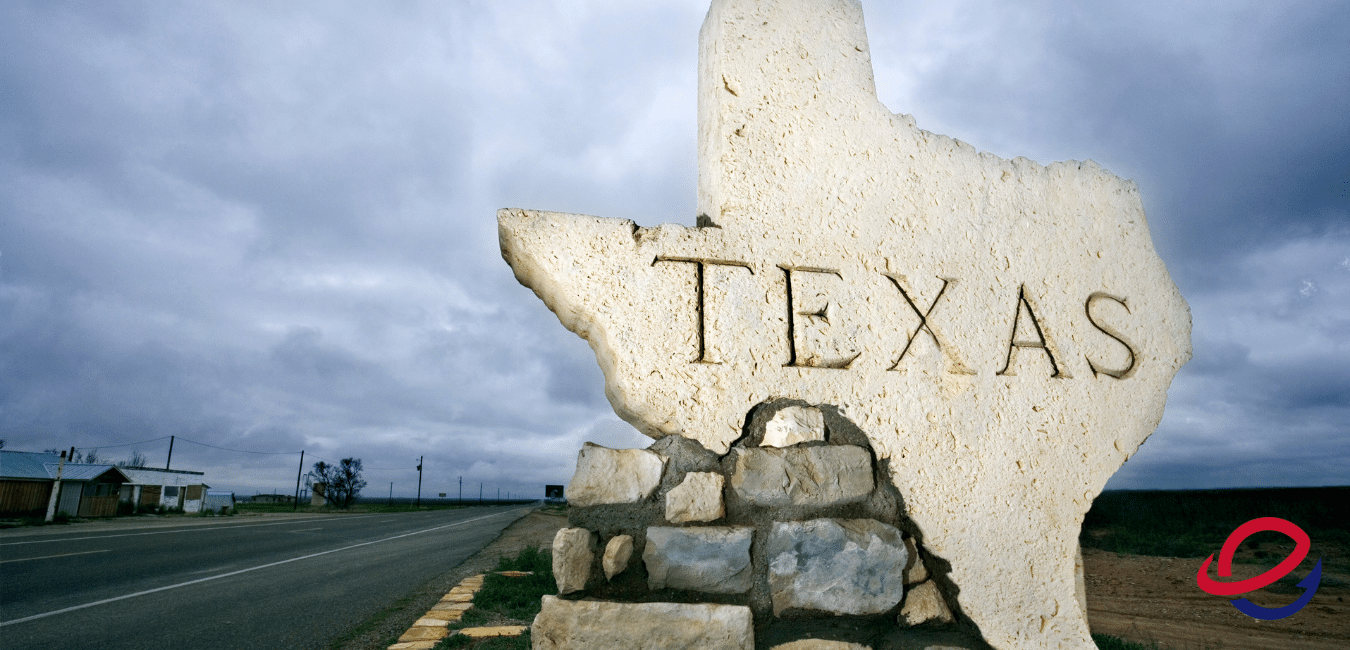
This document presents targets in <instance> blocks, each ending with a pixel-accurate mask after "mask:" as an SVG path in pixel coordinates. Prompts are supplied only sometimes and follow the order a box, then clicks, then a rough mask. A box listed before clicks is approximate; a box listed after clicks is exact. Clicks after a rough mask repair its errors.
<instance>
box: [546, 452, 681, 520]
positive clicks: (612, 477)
mask: <svg viewBox="0 0 1350 650" xmlns="http://www.w3.org/2000/svg"><path fill="white" fill-rule="evenodd" d="M665 468H666V458H665V457H664V456H661V455H660V454H656V453H652V452H650V451H647V450H646V449H610V448H609V447H601V446H600V445H597V444H595V443H591V442H588V443H585V444H583V445H582V446H581V451H580V452H578V453H577V471H576V473H575V474H573V475H572V482H571V484H569V485H568V487H567V502H568V503H569V504H571V505H574V506H598V505H605V504H611V503H637V502H638V501H642V500H643V499H646V498H647V497H649V496H651V494H652V491H653V490H655V489H656V486H658V485H660V484H661V473H662V472H664V471H665Z"/></svg>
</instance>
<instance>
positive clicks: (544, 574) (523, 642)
mask: <svg viewBox="0 0 1350 650" xmlns="http://www.w3.org/2000/svg"><path fill="white" fill-rule="evenodd" d="M493 571H533V572H534V573H532V574H531V575H527V576H522V577H519V578H509V577H507V576H503V575H497V574H496V573H489V574H487V576H486V577H485V578H483V587H482V588H481V589H479V590H478V593H476V594H474V597H473V607H472V608H470V609H469V610H468V611H466V612H464V615H463V616H462V617H461V618H460V619H459V621H458V622H455V623H451V624H450V625H449V628H450V629H451V630H458V629H463V628H466V627H479V626H486V625H529V624H530V623H531V622H533V621H534V617H535V615H536V614H538V613H539V609H540V606H541V605H542V602H541V600H542V598H543V597H544V596H545V595H548V594H553V593H557V591H558V585H557V583H556V582H555V581H554V579H553V554H552V553H550V552H548V551H541V550H539V548H537V547H533V546H529V547H526V548H523V549H521V551H520V553H518V554H516V556H515V557H502V558H500V559H498V560H497V567H496V568H494V569H493ZM468 647H472V648H473V649H474V650H529V648H530V632H529V630H528V629H527V630H526V631H525V634H523V635H521V636H518V637H494V638H489V639H471V638H469V637H466V636H459V635H451V636H448V637H445V638H444V639H442V640H441V642H440V643H439V644H438V645H437V646H436V648H437V649H438V650H439V649H440V648H468Z"/></svg>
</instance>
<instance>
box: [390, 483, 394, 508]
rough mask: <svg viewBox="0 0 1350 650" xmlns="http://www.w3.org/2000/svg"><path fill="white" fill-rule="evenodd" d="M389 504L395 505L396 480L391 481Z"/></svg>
mask: <svg viewBox="0 0 1350 650" xmlns="http://www.w3.org/2000/svg"><path fill="white" fill-rule="evenodd" d="M389 505H391V506H392V505H394V482H393V481H390V482H389Z"/></svg>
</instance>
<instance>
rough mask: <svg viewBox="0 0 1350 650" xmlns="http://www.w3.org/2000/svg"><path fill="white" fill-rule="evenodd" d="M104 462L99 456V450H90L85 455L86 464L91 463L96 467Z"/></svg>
mask: <svg viewBox="0 0 1350 650" xmlns="http://www.w3.org/2000/svg"><path fill="white" fill-rule="evenodd" d="M102 460H103V459H102V458H101V457H99V455H98V450H97V449H90V450H89V451H87V452H85V453H84V462H86V463H89V464H90V465H96V464H98V463H99V462H100V461H102Z"/></svg>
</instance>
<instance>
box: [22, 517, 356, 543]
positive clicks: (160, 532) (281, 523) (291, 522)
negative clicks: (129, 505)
mask: <svg viewBox="0 0 1350 650" xmlns="http://www.w3.org/2000/svg"><path fill="white" fill-rule="evenodd" d="M374 516H375V515H340V516H338V517H324V518H323V520H329V519H359V518H362V517H374ZM298 523H309V522H298V521H295V520H294V519H290V520H287V521H274V522H272V523H270V524H237V525H234V526H201V527H191V528H189V527H183V528H178V529H175V530H155V531H151V532H148V533H122V534H120V535H96V536H93V537H67V538H64V539H36V540H33V541H31V542H3V543H0V546H18V545H20V544H55V543H57V542H81V541H84V540H88V539H109V538H112V537H138V536H141V535H168V534H170V533H195V532H197V531H199V530H227V529H229V530H232V529H235V528H256V527H258V526H286V525H295V524H298Z"/></svg>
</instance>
